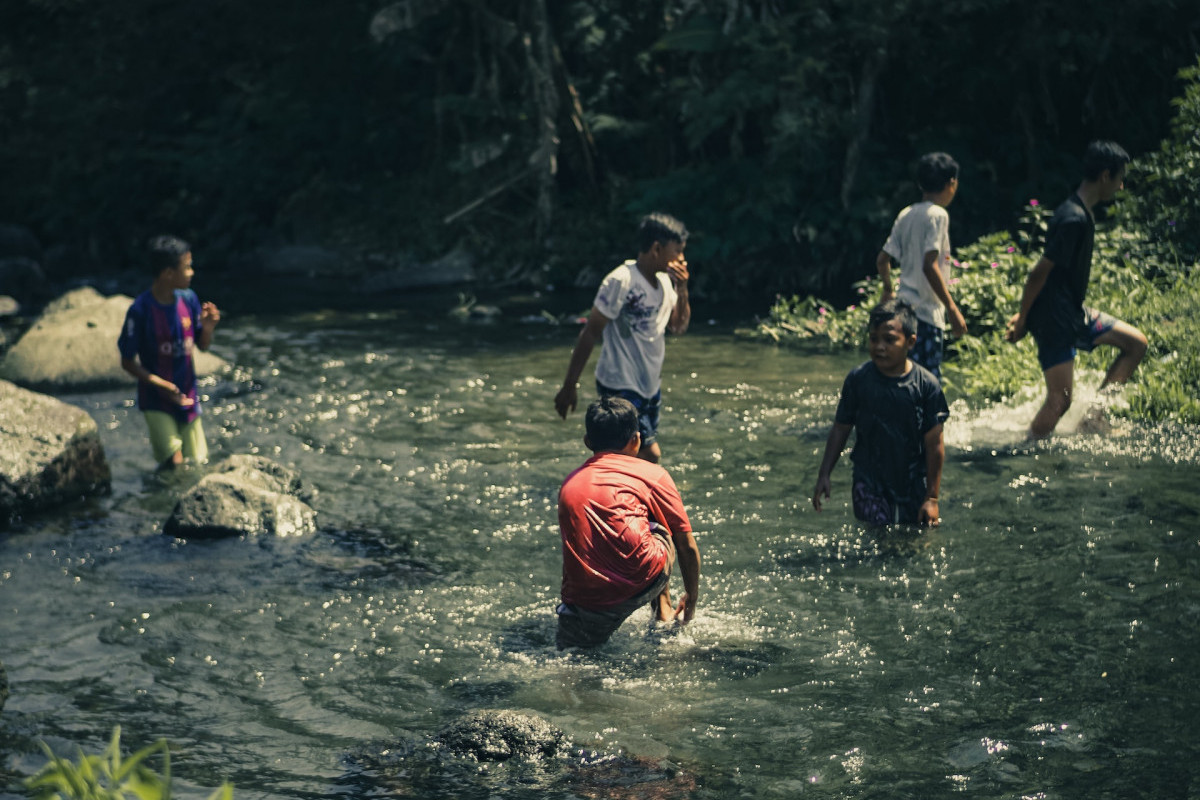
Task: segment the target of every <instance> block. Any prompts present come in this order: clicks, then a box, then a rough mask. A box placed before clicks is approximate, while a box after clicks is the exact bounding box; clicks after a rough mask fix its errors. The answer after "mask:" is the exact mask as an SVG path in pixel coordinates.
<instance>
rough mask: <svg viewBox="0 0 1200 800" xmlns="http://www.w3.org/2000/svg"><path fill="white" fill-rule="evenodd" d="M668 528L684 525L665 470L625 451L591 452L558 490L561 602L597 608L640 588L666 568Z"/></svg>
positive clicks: (682, 512) (686, 528)
mask: <svg viewBox="0 0 1200 800" xmlns="http://www.w3.org/2000/svg"><path fill="white" fill-rule="evenodd" d="M651 520H653V521H654V522H657V523H658V524H659V525H661V526H662V527H664V528H666V529H667V530H668V531H669V532H670V533H681V532H686V531H690V530H691V529H692V525H691V522H690V521H689V520H688V516H687V511H685V510H684V507H683V499H682V498H681V497H680V496H679V490H678V489H677V488H676V487H675V482H674V481H673V480H671V476H670V475H668V474H667V471H666V470H665V469H663V468H662V467H660V466H658V465H657V464H651V463H650V462H649V461H644V460H642V459H640V458H635V457H633V456H627V455H623V454H621V453H598V454H596V455H594V456H592V457H591V458H589V459H588V460H587V461H585V462H584V463H583V466H581V467H579V469H577V470H575V471H574V472H572V473H571V474H570V475H568V476H567V479H566V480H565V481H564V482H563V485H562V488H561V489H560V490H559V493H558V526H559V532H560V533H561V534H562V554H563V578H562V601H563V602H564V603H569V604H571V605H578V606H582V607H584V608H592V609H602V608H608V607H611V606H615V605H618V604H620V603H621V602H623V601H625V600H628V599H629V598H631V597H633V596H634V595H636V594H638V593H639V592H641V591H643V590H644V589H646V588H647V587H648V586H649V585H650V583H651V582H652V581H654V579H655V578H657V577H658V576H659V574H660V573H661V572H662V571H663V569H664V568H665V567H666V565H667V557H668V551H667V544H666V542H665V541H663V539H662V538H661V537H660V536H658V535H656V534H654V533H653V532H651V530H650V522H651Z"/></svg>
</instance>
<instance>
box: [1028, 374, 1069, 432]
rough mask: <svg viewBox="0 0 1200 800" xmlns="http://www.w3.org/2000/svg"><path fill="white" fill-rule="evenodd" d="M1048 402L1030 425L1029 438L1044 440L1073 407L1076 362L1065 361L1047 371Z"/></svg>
mask: <svg viewBox="0 0 1200 800" xmlns="http://www.w3.org/2000/svg"><path fill="white" fill-rule="evenodd" d="M1044 374H1045V376H1046V400H1045V402H1043V403H1042V407H1041V408H1040V409H1038V412H1037V414H1036V415H1035V416H1034V418H1033V422H1031V423H1029V436H1030V438H1032V439H1044V438H1046V437H1047V436H1049V435H1050V434H1051V433H1053V432H1054V426H1055V425H1057V424H1058V421H1059V420H1060V419H1062V416H1063V414H1065V413H1067V409H1068V408H1070V407H1071V391H1072V389H1073V387H1074V384H1075V362H1074V361H1064V362H1063V363H1061V364H1055V365H1054V366H1053V367H1051V368H1050V369H1048V370H1046V371H1045V373H1044Z"/></svg>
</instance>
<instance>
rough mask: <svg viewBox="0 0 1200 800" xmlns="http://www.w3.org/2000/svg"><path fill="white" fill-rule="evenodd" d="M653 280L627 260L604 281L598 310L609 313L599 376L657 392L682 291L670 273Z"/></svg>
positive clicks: (611, 383)
mask: <svg viewBox="0 0 1200 800" xmlns="http://www.w3.org/2000/svg"><path fill="white" fill-rule="evenodd" d="M655 277H656V278H657V280H656V281H655V282H653V283H652V282H650V281H648V280H646V277H645V276H644V275H642V273H641V272H640V271H639V270H638V268H637V262H636V261H633V260H630V261H626V262H625V263H624V264H622V265H621V266H619V267H617V268H616V269H614V270H613V271H612V272H610V273H608V275H606V276H605V277H604V280H603V281H601V282H600V288H599V289H598V290H597V291H596V300H595V304H594V305H595V307H596V310H597V311H599V312H600V313H601V314H603V315H604V316H605V317H607V318H608V320H609V323H608V325H606V326H605V328H604V336H603V344H602V347H601V349H600V358H599V360H598V361H597V362H596V380H598V381H599V382H600V383H602V384H604V385H605V386H607V387H609V388H611V389H627V390H631V391H634V392H637V393H638V394H640V395H641V396H642V397H646V398H649V397H653V396H654V395H655V394H657V393H658V390H659V389H660V388H661V386H662V365H663V357H664V356H665V355H666V334H667V323H668V322H669V321H670V319H671V312H672V311H673V310H674V309H675V302H676V300H677V299H678V295H677V294H676V292H675V286H674V285H673V284H672V283H671V279H670V277H668V275H667V273H665V272H660V273H658V274H657V275H655Z"/></svg>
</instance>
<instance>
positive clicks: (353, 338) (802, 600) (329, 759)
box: [0, 295, 1200, 800]
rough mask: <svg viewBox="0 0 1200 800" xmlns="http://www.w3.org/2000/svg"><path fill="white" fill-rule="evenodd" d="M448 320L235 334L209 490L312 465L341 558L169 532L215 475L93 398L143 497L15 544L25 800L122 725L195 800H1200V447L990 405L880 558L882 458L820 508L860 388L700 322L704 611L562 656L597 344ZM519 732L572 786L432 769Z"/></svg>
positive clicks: (7, 580)
mask: <svg viewBox="0 0 1200 800" xmlns="http://www.w3.org/2000/svg"><path fill="white" fill-rule="evenodd" d="M586 302H587V301H586V299H585V300H583V301H581V307H585V306H586ZM452 305H453V299H452V298H448V297H443V296H440V295H429V296H423V297H419V298H415V299H412V300H409V301H406V302H405V303H403V304H401V305H398V306H393V307H388V306H385V305H383V304H380V307H378V308H375V309H365V310H364V309H358V310H353V309H347V308H342V309H340V310H328V311H300V312H294V313H290V314H286V315H284V314H253V313H249V312H247V311H241V312H240V313H236V312H234V313H230V312H227V314H226V320H225V321H224V322H223V324H222V327H221V328H220V329H219V330H218V332H217V338H216V343H215V345H214V351H215V352H218V353H219V354H220V355H222V356H224V357H226V358H227V359H229V360H230V361H231V362H233V363H234V364H236V365H237V366H236V369H235V371H234V372H233V373H232V374H231V375H230V376H228V377H226V378H224V379H222V380H220V381H217V382H215V383H211V384H209V385H208V386H207V387H206V388H205V391H206V392H207V394H208V395H209V397H210V400H209V402H208V404H207V407H206V409H207V410H206V414H207V416H206V425H207V430H208V438H209V443H210V446H211V447H212V449H213V456H214V460H215V459H218V458H220V457H221V456H223V455H228V454H232V453H239V452H253V453H261V454H264V455H267V456H269V457H271V458H272V459H275V460H277V461H279V462H281V463H285V464H289V465H293V466H295V467H296V468H297V469H299V471H300V472H301V473H302V474H303V476H304V477H305V478H306V479H307V480H308V481H309V482H311V483H312V484H313V485H314V486H315V487H316V488H317V490H318V496H317V500H316V502H315V505H316V507H317V509H318V512H319V515H320V523H321V525H322V531H321V533H319V534H318V535H315V536H310V537H303V538H296V539H268V538H257V539H246V540H229V541H216V542H199V541H197V542H185V541H176V540H171V539H169V538H166V537H164V536H162V535H161V534H160V531H161V527H162V522H163V520H164V519H165V517H166V516H167V515H168V513H169V512H170V510H171V508H172V506H173V503H174V499H175V497H177V496H178V494H179V493H180V492H181V491H183V490H184V489H185V488H186V487H187V486H188V485H190V483H192V482H194V481H195V480H197V479H198V477H199V474H200V473H199V472H197V471H194V470H193V471H185V472H183V473H180V474H177V475H172V476H155V475H152V474H151V473H150V472H149V471H148V467H149V466H150V463H149V461H150V458H149V450H148V446H147V445H146V442H145V436H144V428H143V423H142V421H141V419H140V415H139V414H138V412H137V411H136V409H133V408H131V402H130V394H131V393H130V392H127V391H115V392H103V393H94V394H88V395H81V396H72V397H68V398H66V399H67V400H69V401H70V402H73V403H76V404H78V405H81V406H82V407H84V408H86V409H87V410H88V411H89V412H90V413H91V414H92V415H93V417H94V418H95V419H96V420H97V422H98V423H99V425H100V430H101V435H102V437H103V441H104V445H105V448H106V451H107V454H108V457H109V460H110V461H111V465H112V469H113V489H112V493H111V495H109V496H106V497H102V498H98V499H95V500H92V501H89V502H86V503H83V504H81V505H78V506H75V507H72V508H65V509H62V510H61V511H59V512H55V513H50V514H46V515H42V516H39V517H36V518H31V519H28V520H26V521H24V522H23V523H21V524H19V525H18V527H16V528H15V529H12V530H10V531H8V532H5V533H3V534H0V661H3V663H4V664H5V665H6V667H7V671H8V675H9V679H10V682H11V689H12V696H11V698H10V699H9V701H8V704H7V706H6V707H5V709H4V710H3V712H2V714H0V796H2V797H4V798H15V797H20V796H22V794H21V792H22V790H21V788H20V781H21V779H22V778H23V777H24V776H26V775H29V774H31V773H32V772H34V771H35V770H36V769H37V768H38V767H40V766H41V764H43V763H44V760H45V759H44V756H43V755H42V753H41V751H40V750H39V748H38V741H39V740H44V741H45V742H47V743H48V744H50V745H51V746H52V747H53V748H54V749H55V750H57V751H58V752H60V753H62V754H71V753H74V752H75V748H76V746H79V747H82V748H84V749H85V750H86V751H96V752H98V751H99V750H101V749H102V748H103V746H104V744H105V743H106V742H107V739H108V737H109V735H110V732H111V730H112V727H113V725H115V724H118V723H119V724H120V725H121V726H122V730H123V740H124V743H125V749H126V751H127V752H131V751H132V750H134V749H136V748H138V747H141V746H143V745H145V744H147V743H149V742H151V741H153V740H155V739H157V738H159V737H166V738H168V739H169V740H170V741H171V743H172V745H173V746H175V748H176V750H175V755H174V758H173V759H172V769H173V772H174V773H175V775H176V781H177V787H178V788H179V789H181V790H182V793H181V796H193V797H200V796H206V794H207V791H206V790H205V789H204V788H203V787H215V786H216V785H218V784H219V783H220V782H221V781H224V780H230V781H232V782H233V783H234V785H235V796H236V797H238V798H271V799H272V800H274V799H275V798H319V797H382V796H416V797H435V796H439V797H440V796H445V797H479V798H487V797H505V798H508V797H512V798H544V797H562V798H573V797H722V798H723V797H791V796H795V795H809V796H813V797H831V798H898V797H901V798H907V797H911V798H933V797H944V796H951V795H957V794H959V793H966V794H968V795H971V796H975V797H996V798H1000V797H1004V798H1016V797H1030V798H1060V797H1062V798H1067V797H1089V798H1097V797H1114V798H1115V797H1132V796H1141V797H1180V798H1197V797H1200V767H1198V766H1197V763H1198V758H1197V756H1200V747H1198V746H1197V740H1196V730H1197V723H1196V719H1197V717H1198V716H1200V678H1198V677H1197V655H1198V654H1200V567H1198V564H1200V498H1198V497H1197V493H1196V489H1197V484H1198V481H1197V478H1198V477H1200V470H1198V469H1197V463H1198V461H1200V458H1198V457H1197V453H1198V452H1200V444H1198V442H1200V435H1198V433H1197V431H1195V430H1191V429H1182V428H1170V427H1157V426H1154V427H1152V426H1142V425H1136V424H1130V423H1127V422H1122V421H1118V422H1117V423H1116V424H1115V426H1114V427H1113V429H1112V430H1110V431H1106V432H1104V433H1101V434H1088V433H1067V434H1065V435H1063V436H1060V437H1059V438H1057V439H1055V440H1053V441H1051V442H1049V443H1047V444H1045V445H1043V446H1041V447H1037V448H1031V447H1026V446H1015V445H1014V442H1016V441H1017V439H1018V437H1019V433H1020V430H1021V427H1022V426H1023V424H1024V423H1025V422H1027V420H1028V419H1029V417H1030V416H1031V414H1032V411H1033V406H1034V404H1035V403H1036V399H1034V397H1033V396H1031V397H1030V398H1026V399H1024V400H1017V401H1014V402H1013V403H1012V404H1009V405H1007V406H1001V407H998V408H994V409H991V410H988V411H984V412H974V411H969V410H967V409H966V408H965V407H964V406H963V405H962V404H961V403H957V404H955V407H954V416H953V417H952V419H951V421H950V422H949V423H948V424H947V442H948V457H947V466H946V470H945V477H944V481H943V491H942V497H943V501H942V514H943V517H944V524H943V525H942V527H940V528H938V529H935V530H929V531H926V532H923V533H913V532H911V531H892V532H876V533H872V532H868V531H864V530H863V529H862V528H860V527H859V526H858V525H857V524H856V523H855V521H854V519H853V516H852V514H851V512H850V508H849V462H848V458H844V459H843V461H842V463H840V464H839V467H838V470H837V471H836V472H835V477H834V491H835V495H834V497H833V500H832V501H831V502H830V503H829V504H828V505H827V506H826V510H825V511H824V512H822V513H820V514H818V513H816V512H814V511H813V510H812V509H811V507H810V505H809V502H808V497H809V495H810V494H811V488H812V485H813V482H814V479H815V473H816V468H817V465H818V463H819V460H820V453H821V450H822V448H823V446H824V440H825V436H826V434H827V432H828V430H829V425H830V423H831V421H832V414H833V405H834V403H835V400H836V393H837V390H838V388H839V387H840V383H841V379H842V377H843V376H844V374H845V372H846V371H847V370H848V369H849V368H850V367H851V366H852V365H853V364H854V363H855V362H856V361H857V360H859V359H860V356H855V355H853V354H834V355H829V354H825V353H822V352H818V351H813V352H805V351H801V350H795V349H779V348H775V347H771V346H766V345H763V344H760V343H754V342H749V341H746V340H744V339H741V338H738V337H736V336H734V335H733V325H732V322H733V321H731V320H721V321H719V322H716V323H715V324H711V323H709V321H708V320H706V319H704V316H703V315H704V311H703V309H701V308H698V309H697V319H696V320H694V322H693V327H692V330H691V331H690V332H689V333H688V334H687V335H686V336H684V337H680V338H676V339H673V340H672V341H670V343H669V348H668V357H667V367H666V371H665V374H664V403H665V407H664V413H663V423H662V429H661V431H660V441H661V443H662V447H663V450H664V466H666V467H667V468H668V469H669V470H670V471H671V473H672V474H673V475H674V477H675V480H676V482H677V483H678V484H679V487H680V489H681V491H682V493H683V496H684V499H685V501H686V503H687V506H688V509H689V512H690V514H691V518H692V521H693V525H694V526H695V527H696V530H697V540H698V542H699V545H700V548H701V553H702V556H703V559H704V566H703V578H702V598H701V602H700V609H699V612H698V616H697V618H696V620H695V622H694V623H693V624H692V625H690V626H688V627H686V628H684V629H671V628H667V629H653V628H652V627H651V625H650V623H649V616H648V614H646V613H645V612H639V613H638V614H637V615H635V616H634V617H633V618H632V619H631V620H630V621H629V622H628V623H626V625H625V626H624V627H623V628H622V629H621V630H620V631H619V632H618V633H617V635H616V636H615V637H614V639H613V640H612V641H611V642H610V643H609V644H608V645H607V646H606V647H604V648H603V649H601V650H600V651H598V652H595V653H591V654H559V653H556V652H555V651H554V649H553V629H554V628H553V626H554V617H553V614H552V608H553V606H554V603H555V601H556V597H557V591H558V581H559V571H560V560H559V549H558V548H559V542H558V533H557V529H556V524H555V503H556V492H557V488H558V485H559V483H560V482H561V480H562V478H563V477H564V476H565V475H566V474H567V473H568V472H569V471H570V470H571V469H573V468H574V467H575V466H577V465H578V464H579V463H581V462H582V461H583V459H584V458H585V455H586V453H585V451H584V449H583V445H582V442H581V437H582V421H581V418H580V416H579V415H578V414H576V415H574V416H573V417H571V418H570V419H569V420H568V421H567V422H563V421H560V420H558V419H557V417H555V416H554V414H553V409H552V403H551V400H552V397H553V395H554V392H555V390H556V388H557V385H558V383H559V381H560V380H561V376H562V372H563V370H564V369H565V366H566V361H567V357H568V355H569V352H570V348H571V345H572V343H573V340H574V336H575V333H576V331H577V328H576V327H575V326H573V325H562V326H554V325H548V324H534V323H533V322H532V321H526V322H521V321H518V320H519V317H520V316H521V312H520V311H516V312H513V313H509V314H507V315H506V316H505V317H502V322H500V323H498V324H492V325H481V324H471V323H467V322H463V321H462V320H461V319H457V318H455V317H453V316H450V315H448V314H447V310H448V309H449V307H450V306H452ZM593 363H594V357H593ZM589 371H590V367H589ZM1091 380H1093V382H1094V377H1093V378H1092V379H1091ZM1085 383H1086V381H1085ZM585 388H586V384H585ZM1081 405H1086V403H1082V404H1081ZM676 580H678V577H676ZM676 586H678V583H677V584H676ZM491 708H505V709H517V710H523V711H528V712H533V713H536V714H538V715H541V716H542V717H544V718H546V719H548V720H550V721H551V722H553V723H554V724H556V725H558V726H559V727H561V728H562V729H563V730H564V731H565V732H566V733H567V734H568V735H569V736H570V738H571V739H572V741H573V742H574V749H573V751H572V754H571V755H570V756H568V757H564V758H562V759H559V760H557V761H554V762H551V763H542V764H529V763H522V764H511V765H508V766H499V767H496V766H493V767H490V768H487V769H479V768H478V767H477V766H475V765H469V764H463V763H449V762H447V760H445V759H438V758H433V757H431V756H430V755H429V752H430V748H429V747H428V746H427V745H425V744H424V743H425V742H426V741H427V737H429V736H430V735H432V734H433V733H435V732H436V731H437V730H439V729H440V728H441V727H442V726H444V725H446V724H447V723H449V722H451V721H453V720H455V719H457V718H459V717H460V716H462V715H463V714H465V713H467V712H470V711H474V710H478V709H491Z"/></svg>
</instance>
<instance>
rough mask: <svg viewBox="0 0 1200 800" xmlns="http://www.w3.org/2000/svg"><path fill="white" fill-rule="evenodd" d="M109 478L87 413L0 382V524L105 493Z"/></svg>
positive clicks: (105, 461) (93, 425) (101, 447)
mask: <svg viewBox="0 0 1200 800" xmlns="http://www.w3.org/2000/svg"><path fill="white" fill-rule="evenodd" d="M111 480H112V475H111V473H110V471H109V468H108V460H107V459H106V458H105V457H104V447H103V446H102V445H101V444H100V433H99V430H98V428H97V427H96V422H95V420H93V419H92V418H91V417H90V416H89V415H88V413H87V412H86V411H83V410H82V409H79V408H76V407H75V406H72V405H68V404H67V403H64V402H62V401H61V400H56V399H55V398H53V397H48V396H46V395H43V394H38V393H36V392H31V391H28V390H25V389H22V388H20V387H19V386H15V385H13V384H11V383H9V382H8V381H2V380H0V526H4V525H7V524H8V523H9V522H11V521H12V519H13V518H14V517H16V516H19V515H21V514H24V513H27V512H30V511H36V510H39V509H44V508H50V507H53V506H57V505H60V504H62V503H64V502H67V501H70V500H76V499H78V498H80V497H83V496H85V495H90V494H96V493H98V492H102V491H105V490H107V489H108V487H109V485H110V483H111Z"/></svg>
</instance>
